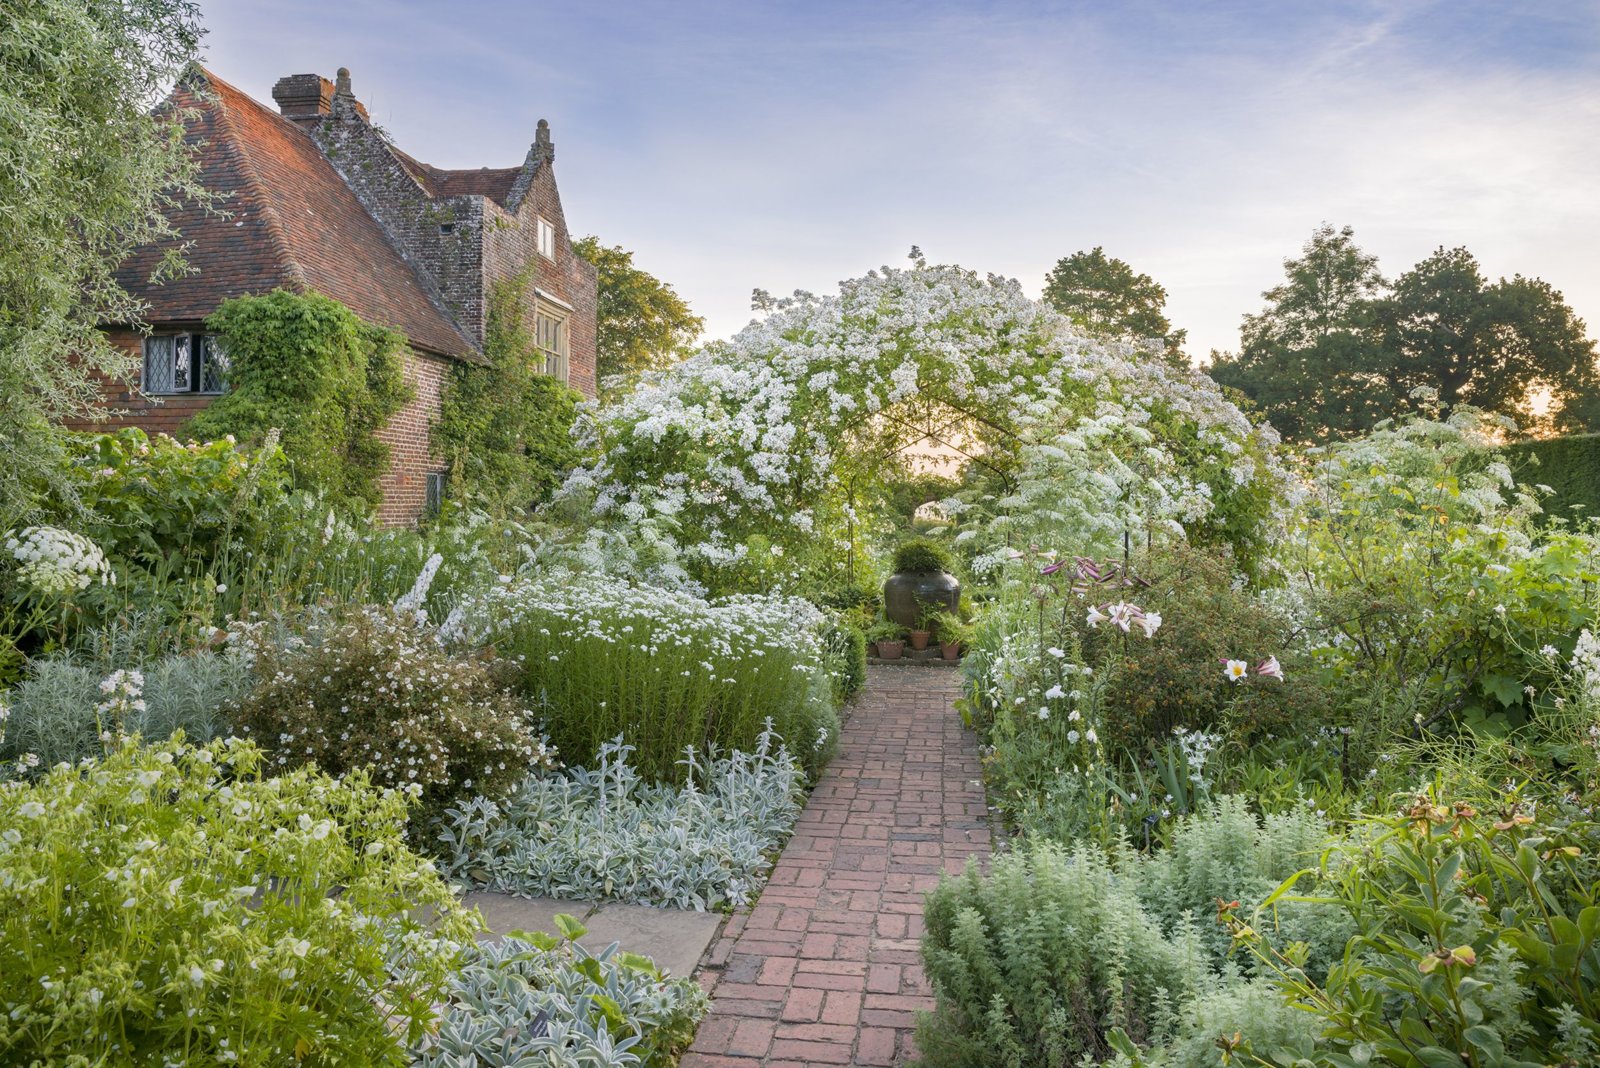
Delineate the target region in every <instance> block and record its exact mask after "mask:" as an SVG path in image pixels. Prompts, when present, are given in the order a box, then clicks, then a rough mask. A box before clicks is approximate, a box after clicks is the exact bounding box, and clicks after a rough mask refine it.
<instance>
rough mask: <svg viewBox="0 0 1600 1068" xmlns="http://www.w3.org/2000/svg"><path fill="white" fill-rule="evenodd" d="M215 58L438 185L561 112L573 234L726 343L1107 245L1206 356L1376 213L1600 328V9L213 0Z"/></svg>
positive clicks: (1385, 265) (1409, 249) (1030, 282)
mask: <svg viewBox="0 0 1600 1068" xmlns="http://www.w3.org/2000/svg"><path fill="white" fill-rule="evenodd" d="M200 5H201V10H202V12H203V14H204V18H205V22H206V25H207V26H208V28H209V31H210V32H209V35H208V37H207V40H206V45H205V53H206V55H205V58H206V62H207V65H208V66H209V67H210V69H211V70H212V71H213V72H215V73H216V74H217V75H218V76H220V77H221V78H223V79H224V80H226V81H230V82H232V83H233V84H235V85H237V86H238V87H240V88H241V89H243V90H245V91H246V92H249V93H250V94H251V95H253V96H255V97H256V98H257V99H259V100H261V101H263V102H265V103H268V104H270V103H271V88H272V83H273V82H274V81H276V80H277V79H278V78H279V77H281V76H283V75H285V74H299V73H308V72H314V73H318V74H322V75H324V76H327V77H330V78H331V77H332V76H333V74H334V71H335V70H336V69H337V68H339V67H341V66H343V67H348V68H350V70H351V72H352V80H353V86H354V89H355V93H356V96H357V97H358V98H360V99H361V100H362V101H363V102H364V103H366V105H367V106H368V108H369V110H370V112H371V114H372V117H373V120H374V121H375V122H377V123H379V124H380V125H382V126H383V127H384V128H385V129H386V130H388V132H389V133H390V134H391V135H392V136H393V137H394V139H395V141H396V143H398V144H399V146H400V147H401V148H403V149H405V150H406V151H407V152H409V153H410V154H411V155H413V156H415V157H417V158H419V159H422V160H424V161H426V162H428V163H432V164H434V165H436V166H441V167H478V166H493V167H504V166H512V165H515V164H518V163H520V162H521V161H522V158H523V156H524V155H525V154H526V152H527V148H528V144H529V143H530V142H531V141H532V140H533V135H534V128H535V125H536V124H537V122H538V120H539V119H541V118H544V119H548V120H549V121H550V125H551V132H552V136H553V139H554V141H555V145H556V163H555V168H556V177H557V181H558V183H559V185H560V189H561V196H562V201H563V206H564V209H565V212H566V217H567V224H568V227H569V228H570V229H571V231H572V233H573V234H574V235H583V234H589V233H593V234H596V235H598V236H599V237H600V239H601V240H602V241H603V242H604V243H606V244H620V245H622V246H623V247H625V248H627V249H629V250H631V251H633V252H634V253H635V262H636V263H637V264H638V265H639V266H641V267H643V268H644V269H646V270H648V271H650V272H652V273H654V274H655V275H657V276H658V277H660V278H662V279H664V280H666V281H668V282H670V283H672V285H673V286H674V287H675V288H676V289H677V290H678V292H679V293H680V294H681V295H682V296H683V297H684V298H686V299H687V300H688V301H689V302H690V304H691V305H692V306H693V308H694V309H695V310H696V311H697V312H698V313H699V314H701V315H703V316H704V317H705V318H706V322H707V331H708V334H709V336H713V337H725V336H728V335H730V334H732V333H734V332H735V331H737V330H738V329H739V328H740V327H742V326H743V325H744V324H745V323H746V322H748V321H749V319H750V318H751V312H750V293H751V290H752V289H754V288H757V287H759V288H762V289H766V290H768V291H770V292H772V293H774V294H783V293H788V292H791V291H793V290H795V289H806V290H811V291H814V292H826V291H828V290H831V289H833V288H834V287H835V286H836V285H837V283H838V282H839V280H841V279H845V278H851V277H855V276H858V275H861V274H863V273H865V272H866V271H867V270H869V269H872V268H874V267H877V266H880V265H883V264H889V265H904V264H905V262H906V259H905V257H906V254H907V252H908V251H909V249H910V247H911V246H912V245H918V246H920V247H921V248H922V249H923V251H924V252H925V253H926V255H927V256H928V258H929V260H930V261H932V262H937V263H959V264H961V265H962V266H964V267H969V268H972V269H974V270H977V271H980V272H992V273H995V274H1000V275H1005V276H1008V277H1012V278H1016V279H1018V280H1019V281H1020V282H1021V283H1022V285H1023V286H1024V288H1025V289H1026V290H1027V291H1028V292H1029V293H1030V294H1033V295H1037V294H1038V292H1039V290H1040V288H1041V286H1042V284H1043V280H1044V276H1045V274H1046V273H1047V272H1048V271H1049V269H1050V267H1051V266H1052V265H1053V264H1054V263H1055V262H1056V261H1057V260H1058V259H1060V258H1062V257H1064V256H1068V255H1070V254H1071V253H1073V252H1075V251H1078V250H1080V249H1089V248H1093V247H1094V246H1097V245H1098V246H1103V247H1104V248H1105V250H1106V253H1107V254H1108V255H1112V256H1117V257H1120V258H1122V259H1124V260H1127V261H1128V262H1129V263H1131V264H1132V265H1133V266H1134V268H1135V269H1137V270H1139V271H1141V272H1144V273H1147V274H1149V275H1151V276H1152V277H1154V278H1155V279H1156V281H1158V282H1160V283H1161V284H1162V285H1164V286H1165V287H1166V289H1167V292H1168V302H1167V314H1168V317H1169V318H1170V319H1171V320H1172V321H1173V323H1174V325H1175V326H1179V327H1185V328H1187V329H1188V331H1189V344H1188V349H1189V351H1190V352H1191V353H1193V354H1195V355H1197V356H1201V357H1203V356H1204V355H1205V354H1206V353H1207V352H1208V351H1209V350H1211V349H1213V348H1216V349H1222V350H1231V349H1234V348H1236V347H1237V345H1238V337H1239V334H1238V328H1239V320H1240V316H1241V315H1242V314H1244V313H1246V312H1256V311H1259V310H1260V309H1261V307H1262V303H1263V302H1262V300H1261V292H1262V291H1263V290H1264V289H1267V288H1268V287H1270V286H1272V285H1273V284H1275V283H1276V282H1277V281H1278V280H1279V279H1281V278H1282V275H1283V270H1282V262H1283V260H1284V259H1285V258H1286V257H1289V256H1292V255H1294V254H1296V253H1297V252H1298V250H1299V249H1300V247H1301V246H1302V245H1303V244H1304V243H1305V241H1306V240H1307V238H1308V237H1309V236H1310V234H1311V232H1312V230H1313V229H1314V228H1315V227H1316V226H1317V225H1318V224H1319V223H1321V222H1323V221H1328V222H1331V223H1334V224H1335V225H1345V224H1349V225H1351V226H1353V227H1354V228H1355V232H1356V239H1357V241H1358V242H1359V243H1360V244H1361V245H1362V246H1363V247H1364V248H1365V249H1366V250H1367V251H1369V252H1372V253H1375V254H1377V256H1378V257H1379V263H1380V266H1381V267H1382V269H1383V270H1384V271H1385V273H1386V274H1387V275H1388V276H1390V277H1393V276H1394V275H1397V274H1399V273H1401V272H1403V271H1404V270H1406V269H1407V268H1409V267H1410V266H1412V265H1413V264H1414V263H1416V262H1417V261H1418V260H1420V259H1422V258H1423V257H1425V256H1426V255H1428V254H1429V253H1430V252H1432V251H1433V250H1434V249H1435V248H1437V247H1439V246H1441V245H1443V246H1449V247H1454V246H1457V245H1465V246H1466V247H1467V248H1469V249H1470V250H1471V251H1472V252H1473V253H1474V254H1475V255H1476V256H1477V257H1478V259H1479V261H1480V263H1481V264H1482V266H1483V270H1484V273H1485V274H1487V275H1489V276H1490V277H1499V276H1502V275H1507V276H1509V275H1512V274H1518V273H1520V274H1524V275H1536V276H1538V277H1541V278H1544V279H1545V280H1547V281H1548V282H1550V283H1551V284H1553V285H1554V286H1555V287H1556V288H1557V289H1559V290H1561V291H1563V292H1564V293H1565V294H1566V296H1567V299H1568V301H1569V302H1570V303H1571V304H1572V305H1573V307H1574V308H1575V309H1576V310H1577V312H1578V314H1579V315H1580V316H1582V317H1583V318H1584V319H1585V320H1586V321H1587V322H1588V323H1589V324H1590V333H1591V335H1600V256H1597V255H1596V254H1595V250H1596V249H1597V248H1600V4H1597V3H1595V2H1575V0H1566V2H1560V0H1552V2H1543V3H1538V2H1529V3H1519V2H1515V0H1503V2H1480V0H1442V2H1423V0H1415V2H1405V0H1396V2H1388V0H1372V2H1364V3H1347V2H1341V0H1324V2H1316V0H1306V2H1277V3H1234V2H1226V0H1216V2H1212V0H1166V2H1154V0H1152V2H1139V0H1133V2H1122V0H1118V2H1112V0H1099V2H1094V3H1031V2H1022V0H1018V2H996V3H983V2H979V0H967V2H918V3H912V2H898V0H885V2H878V0H874V2H858V3H843V2H836V0H813V2H809V3H807V2H799V3H764V2H759V0H745V2H729V3H704V2H697V0H675V2H662V3H657V2H632V0H611V2H609V3H604V4H601V3H592V2H591V3H572V2H567V3H549V2H543V0H541V2H517V0H453V2H449V3H441V2H439V0H429V2H413V0H338V2H335V3H329V2H328V0H200Z"/></svg>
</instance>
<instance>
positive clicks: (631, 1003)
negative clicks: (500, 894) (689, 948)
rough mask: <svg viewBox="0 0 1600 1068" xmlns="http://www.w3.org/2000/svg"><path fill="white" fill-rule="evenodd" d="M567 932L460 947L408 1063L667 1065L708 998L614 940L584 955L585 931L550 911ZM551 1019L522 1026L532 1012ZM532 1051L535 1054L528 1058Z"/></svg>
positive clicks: (452, 1067)
mask: <svg viewBox="0 0 1600 1068" xmlns="http://www.w3.org/2000/svg"><path fill="white" fill-rule="evenodd" d="M556 923H557V924H558V925H559V926H560V927H561V930H562V933H563V935H564V936H565V937H563V938H556V937H554V936H551V935H546V934H543V933H538V932H534V933H531V934H528V935H526V936H525V938H522V937H519V938H507V939H504V940H503V941H501V942H499V943H498V944H488V945H486V944H479V945H475V946H471V947H468V948H467V950H466V952H465V961H464V963H463V965H462V968H461V973H460V974H459V975H458V976H457V977H456V979H455V981H454V982H453V983H452V986H451V992H450V999H449V1001H448V1002H446V1004H445V1005H444V1007H443V1012H442V1014H441V1019H440V1022H439V1030H438V1034H437V1035H436V1036H433V1037H432V1038H430V1040H429V1041H428V1042H427V1044H426V1046H425V1047H424V1048H423V1049H422V1051H421V1053H420V1054H419V1056H418V1057H417V1058H416V1060H415V1061H414V1062H413V1064H414V1065H415V1066H416V1068H461V1066H463V1065H484V1066H485V1068H487V1066H491V1065H505V1066H511V1065H525V1066H528V1068H533V1066H534V1065H537V1066H538V1068H595V1066H598V1065H605V1064H619V1063H624V1062H622V1061H620V1060H619V1059H617V1055H618V1052H619V1051H618V1050H617V1047H618V1046H620V1045H621V1044H622V1043H624V1042H629V1043H631V1044H630V1045H629V1046H628V1048H627V1051H626V1054H624V1055H625V1056H628V1057H636V1058H638V1061H637V1062H635V1061H633V1060H631V1059H630V1060H628V1061H627V1062H625V1063H628V1064H634V1063H638V1064H640V1065H641V1066H643V1068H672V1066H673V1065H675V1064H677V1063H678V1054H679V1053H680V1052H682V1051H683V1049H685V1048H686V1047H687V1046H688V1045H689V1043H690V1042H691V1041H692V1040H693V1039H694V1033H695V1027H696V1025H697V1024H698V1023H699V1022H700V1018H701V1017H702V1016H704V1015H705V1014H706V1010H707V1009H708V1008H709V1007H710V1001H709V999H708V998H707V997H706V995H705V994H704V992H702V991H701V989H700V986H699V984H698V983H696V982H695V981H694V980H693V979H690V978H687V977H684V978H670V977H668V976H667V975H666V974H664V973H663V972H662V971H661V970H660V969H658V968H657V967H655V965H654V964H652V963H651V962H650V961H649V960H648V959H647V958H644V957H640V956H638V955H637V954H633V953H626V952H620V951H618V949H617V947H615V946H612V947H609V948H607V949H604V950H602V951H600V952H599V953H595V954H591V953H590V952H589V951H588V950H586V949H584V948H583V946H581V945H579V944H578V943H577V942H576V941H574V939H577V938H582V937H583V935H584V933H585V931H584V928H583V926H582V925H581V924H579V923H577V921H575V920H573V919H572V917H570V916H560V915H558V916H557V917H556ZM540 1018H543V1019H546V1020H549V1021H553V1022H558V1026H553V1027H550V1028H548V1029H547V1030H546V1032H545V1034H543V1035H537V1036H535V1035H531V1034H529V1031H530V1030H531V1028H530V1023H531V1022H532V1021H534V1020H537V1019H540ZM534 1057H537V1058H538V1059H537V1060H533V1058H534Z"/></svg>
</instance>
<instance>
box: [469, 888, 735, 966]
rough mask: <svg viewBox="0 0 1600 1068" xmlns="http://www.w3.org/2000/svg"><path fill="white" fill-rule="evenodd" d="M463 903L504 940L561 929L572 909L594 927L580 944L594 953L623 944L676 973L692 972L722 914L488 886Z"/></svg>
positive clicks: (490, 932) (489, 933) (489, 932)
mask: <svg viewBox="0 0 1600 1068" xmlns="http://www.w3.org/2000/svg"><path fill="white" fill-rule="evenodd" d="M463 903H464V904H465V905H467V906H468V907H469V908H477V909H478V911H479V912H481V913H482V914H483V922H484V923H485V924H486V925H487V927H488V930H487V931H486V932H484V936H485V937H486V938H489V939H498V938H500V937H502V936H504V935H505V934H507V933H509V932H511V931H546V932H549V933H551V934H555V933H556V924H555V917H556V914H557V913H566V914H567V915H568V916H571V917H573V918H574V919H576V920H578V921H579V922H580V923H582V924H583V925H584V926H585V927H587V928H588V929H589V932H588V933H587V934H585V935H584V936H583V937H582V938H580V939H578V944H579V945H581V946H583V948H585V949H587V950H589V951H590V952H593V953H598V952H599V951H600V950H602V949H604V948H605V947H606V946H609V945H610V944H611V943H613V942H620V943H621V944H622V948H623V949H624V950H627V951H628V952H630V953H639V954H642V955H643V956H646V957H649V958H650V959H651V960H653V961H655V962H656V966H657V967H659V968H660V969H661V970H662V971H665V972H668V973H670V974H672V975H692V974H694V968H695V965H696V964H698V963H699V961H700V958H701V957H703V956H704V955H705V952H706V947H707V946H709V945H710V944H711V940H712V939H713V938H714V937H716V933H717V928H718V927H720V926H721V925H722V917H721V916H720V915H718V914H717V913H714V912H690V911H688V910H686V909H657V908H651V907H650V906H648V905H624V904H620V903H618V902H614V901H612V902H599V903H597V902H593V901H563V900H559V899H557V898H553V897H513V896H512V895H510V894H501V893H496V892H493V891H488V890H479V891H475V892H473V893H470V894H468V895H467V896H466V897H465V898H464V899H463Z"/></svg>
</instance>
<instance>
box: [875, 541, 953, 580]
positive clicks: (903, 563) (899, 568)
mask: <svg viewBox="0 0 1600 1068" xmlns="http://www.w3.org/2000/svg"><path fill="white" fill-rule="evenodd" d="M890 566H891V568H892V569H893V570H894V571H895V572H897V573H898V572H918V571H949V570H950V569H951V568H953V567H955V561H954V560H953V559H952V558H951V556H950V551H949V550H948V549H946V548H945V547H944V546H943V545H940V544H939V543H938V542H936V541H933V540H931V539H929V538H907V539H906V540H905V541H903V542H901V543H900V544H899V545H898V546H896V547H895V550H894V561H893V563H892V564H891V565H890Z"/></svg>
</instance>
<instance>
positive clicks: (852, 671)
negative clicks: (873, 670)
mask: <svg viewBox="0 0 1600 1068" xmlns="http://www.w3.org/2000/svg"><path fill="white" fill-rule="evenodd" d="M822 650H823V655H824V656H825V657H826V658H827V666H828V673H829V674H830V675H831V676H832V677H833V696H834V700H835V701H838V702H844V701H847V700H849V699H850V698H851V697H854V696H855V695H856V694H857V693H859V692H860V691H861V687H863V686H865V685H866V684H867V636H866V634H865V633H863V632H862V630H861V628H860V627H858V626H856V625H855V624H853V623H849V622H846V621H845V620H842V619H840V620H832V621H830V622H828V623H827V624H826V626H825V628H824V630H823V635H822Z"/></svg>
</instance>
